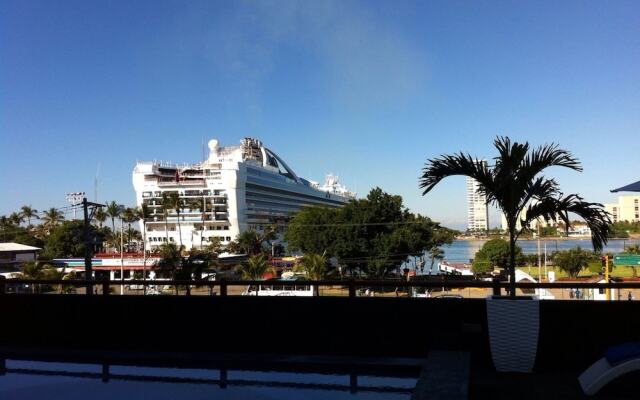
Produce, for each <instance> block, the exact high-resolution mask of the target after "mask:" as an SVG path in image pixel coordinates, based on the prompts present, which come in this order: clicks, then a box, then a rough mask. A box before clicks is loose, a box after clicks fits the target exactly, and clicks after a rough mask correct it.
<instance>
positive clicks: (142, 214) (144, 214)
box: [136, 203, 151, 294]
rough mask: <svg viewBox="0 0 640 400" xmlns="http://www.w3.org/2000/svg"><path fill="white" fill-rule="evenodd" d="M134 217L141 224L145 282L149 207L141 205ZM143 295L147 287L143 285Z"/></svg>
mask: <svg viewBox="0 0 640 400" xmlns="http://www.w3.org/2000/svg"><path fill="white" fill-rule="evenodd" d="M136 217H137V218H139V219H140V221H141V223H142V280H143V281H146V280H147V218H150V217H151V212H150V210H149V206H148V205H146V204H144V203H142V205H141V206H140V207H138V208H137V209H136ZM143 288H144V294H147V286H146V285H143Z"/></svg>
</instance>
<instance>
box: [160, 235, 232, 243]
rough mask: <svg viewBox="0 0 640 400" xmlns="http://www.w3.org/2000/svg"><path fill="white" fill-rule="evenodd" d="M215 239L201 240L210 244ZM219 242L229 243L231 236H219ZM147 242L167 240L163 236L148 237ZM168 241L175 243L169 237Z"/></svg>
mask: <svg viewBox="0 0 640 400" xmlns="http://www.w3.org/2000/svg"><path fill="white" fill-rule="evenodd" d="M217 237H218V236H211V237H208V238H203V240H206V241H209V242H210V241H211V239H212V238H217ZM220 240H222V241H223V242H230V241H231V236H220ZM149 241H150V242H166V241H167V238H166V237H163V236H151V237H149ZM169 241H170V242H175V239H174V238H172V237H170V238H169Z"/></svg>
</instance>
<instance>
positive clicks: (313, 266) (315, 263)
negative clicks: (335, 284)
mask: <svg viewBox="0 0 640 400" xmlns="http://www.w3.org/2000/svg"><path fill="white" fill-rule="evenodd" d="M296 269H297V270H301V271H304V272H305V273H306V275H307V278H308V279H311V280H314V281H319V280H322V279H325V278H326V277H327V275H328V274H329V268H328V262H327V260H326V258H325V256H324V254H317V253H307V254H305V255H304V256H303V257H302V258H301V259H300V263H299V264H298V265H297V266H296ZM313 295H314V296H318V286H317V285H316V286H314V287H313Z"/></svg>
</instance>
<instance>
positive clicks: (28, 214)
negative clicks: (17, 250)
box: [20, 205, 40, 226]
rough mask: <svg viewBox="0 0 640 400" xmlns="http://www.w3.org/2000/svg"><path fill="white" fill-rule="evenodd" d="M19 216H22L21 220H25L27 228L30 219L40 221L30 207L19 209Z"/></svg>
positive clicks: (35, 211)
mask: <svg viewBox="0 0 640 400" xmlns="http://www.w3.org/2000/svg"><path fill="white" fill-rule="evenodd" d="M20 216H22V218H23V219H24V218H26V219H27V224H28V225H29V226H31V218H35V219H40V217H39V216H38V210H36V209H34V208H32V207H31V206H30V205H28V206H22V208H20Z"/></svg>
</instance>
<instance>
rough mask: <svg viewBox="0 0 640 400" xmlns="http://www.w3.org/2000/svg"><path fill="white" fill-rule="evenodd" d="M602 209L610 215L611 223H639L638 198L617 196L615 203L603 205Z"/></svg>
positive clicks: (639, 205)
mask: <svg viewBox="0 0 640 400" xmlns="http://www.w3.org/2000/svg"><path fill="white" fill-rule="evenodd" d="M604 209H605V211H607V212H608V213H609V214H611V221H613V222H621V221H628V222H638V221H640V196H638V195H635V196H634V195H631V196H619V197H618V202H617V203H608V204H605V205H604Z"/></svg>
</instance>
